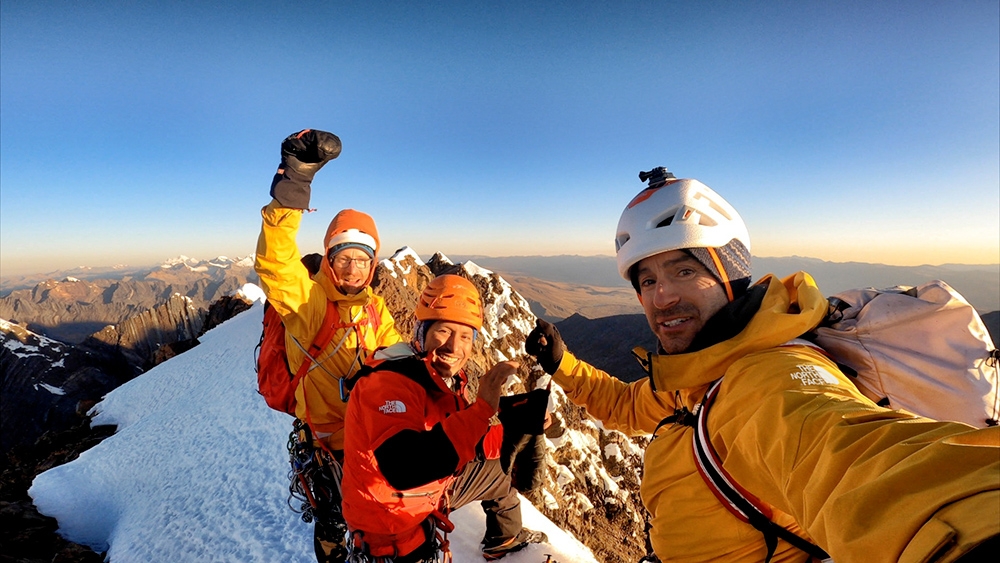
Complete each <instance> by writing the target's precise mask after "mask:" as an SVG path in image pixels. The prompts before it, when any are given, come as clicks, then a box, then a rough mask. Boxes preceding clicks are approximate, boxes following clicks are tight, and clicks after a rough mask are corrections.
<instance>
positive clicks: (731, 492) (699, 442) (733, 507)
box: [694, 378, 830, 563]
mask: <svg viewBox="0 0 1000 563" xmlns="http://www.w3.org/2000/svg"><path fill="white" fill-rule="evenodd" d="M721 385H722V378H719V379H718V380H716V381H715V383H713V384H712V386H711V387H710V388H709V390H708V392H707V393H706V394H705V398H704V399H702V402H701V408H699V409H698V413H697V420H696V421H695V424H694V457H695V465H696V466H697V468H698V473H699V474H701V477H702V479H703V480H704V481H705V484H707V485H708V488H709V489H710V490H711V491H712V493H713V494H715V496H716V498H718V499H719V502H721V503H722V505H723V506H725V507H726V509H728V510H729V512H731V513H732V514H733V515H734V516H736V517H737V518H739V519H740V520H741V521H743V522H746V523H747V524H750V525H751V526H753V527H754V528H756V529H757V530H758V531H760V533H762V534H764V545H765V546H766V547H767V557H766V558H765V559H764V562H765V563H769V562H770V561H771V558H772V557H773V556H774V550H775V549H776V548H777V547H778V538H781V539H783V540H785V541H786V542H788V543H790V544H791V545H793V546H795V547H797V548H798V549H801V550H802V551H804V552H806V553H807V554H809V555H811V556H812V557H815V558H817V559H820V560H824V559H828V558H829V557H830V556H829V555H827V553H826V552H825V551H823V550H822V549H821V548H820V547H819V546H817V545H815V544H812V543H810V542H809V541H806V540H805V539H803V538H801V537H799V536H797V535H795V534H793V533H792V532H789V531H788V530H787V529H785V528H783V527H781V526H779V525H777V524H775V523H774V522H772V521H771V510H770V508H769V507H767V506H766V505H765V504H764V503H762V502H761V501H760V499H758V498H757V497H755V496H753V494H751V493H750V492H749V491H747V490H745V489H743V488H742V487H741V486H740V485H739V483H737V482H736V481H735V480H734V479H733V478H732V477H731V476H730V475H729V474H728V473H727V472H726V470H725V469H723V467H722V462H721V460H719V456H718V453H717V452H716V451H715V447H714V446H712V441H711V440H710V439H709V434H708V410H709V407H710V406H711V405H712V403H713V402H714V400H715V397H716V395H717V394H718V392H719V387H720V386H721Z"/></svg>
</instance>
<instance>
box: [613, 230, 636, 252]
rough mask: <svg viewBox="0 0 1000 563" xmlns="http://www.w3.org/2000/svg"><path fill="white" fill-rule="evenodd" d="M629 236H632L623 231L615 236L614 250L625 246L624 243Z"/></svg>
mask: <svg viewBox="0 0 1000 563" xmlns="http://www.w3.org/2000/svg"><path fill="white" fill-rule="evenodd" d="M630 238H632V237H630V236H628V233H625V234H623V235H618V237H617V238H615V252H616V253H617V252H618V251H619V250H621V249H622V247H623V246H625V243H626V242H628V240H629V239H630Z"/></svg>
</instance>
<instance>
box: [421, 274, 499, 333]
mask: <svg viewBox="0 0 1000 563" xmlns="http://www.w3.org/2000/svg"><path fill="white" fill-rule="evenodd" d="M417 320H418V321H450V322H454V323H461V324H464V325H468V326H471V327H472V328H474V329H475V330H480V329H481V328H483V301H482V298H480V296H479V290H478V289H476V286H474V285H472V282H470V281H469V280H467V279H465V278H463V277H462V276H456V275H454V274H445V275H443V276H438V277H436V278H434V279H432V280H431V282H430V283H429V284H427V287H425V288H424V291H423V293H421V294H420V300H419V301H418V302H417Z"/></svg>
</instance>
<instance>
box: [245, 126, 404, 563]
mask: <svg viewBox="0 0 1000 563" xmlns="http://www.w3.org/2000/svg"><path fill="white" fill-rule="evenodd" d="M340 150H341V143H340V139H339V138H338V137H337V136H336V135H333V134H331V133H327V132H325V131H316V130H310V129H306V130H304V131H300V132H298V133H295V134H292V135H290V136H288V138H286V139H285V140H284V141H283V142H282V144H281V164H280V166H279V168H278V171H277V173H276V174H275V175H274V180H273V181H272V183H271V197H272V198H273V199H272V201H271V203H269V204H268V205H267V206H266V207H264V209H263V210H262V212H261V214H262V216H263V223H262V225H261V230H260V237H259V238H258V239H257V254H256V262H255V264H254V265H255V268H256V271H257V275H258V276H259V277H260V282H261V286H262V287H263V289H264V293H265V294H266V295H267V300H268V301H269V302H270V303H271V305H272V306H273V307H274V308H275V310H277V312H278V313H279V314H280V315H281V318H282V321H283V323H284V325H285V331H286V332H285V334H286V336H285V340H286V343H285V348H286V351H287V354H288V366H289V368H290V369H291V372H292V373H295V372H296V371H297V370H298V369H299V366H300V365H301V364H302V362H303V361H304V359H305V351H304V349H308V348H309V345H310V344H311V343H312V342H313V340H314V338H315V336H316V334H317V333H318V332H319V330H320V327H321V325H322V324H323V322H324V318H325V317H326V311H327V302H331V301H332V302H333V303H334V304H335V305H336V313H337V314H336V317H337V318H334V319H326V322H334V323H336V326H337V327H338V328H337V329H336V330H335V332H334V333H333V338H332V339H331V341H330V343H329V344H328V345H327V346H326V347H325V348H324V349H323V350H322V351H321V352H320V353H319V354H318V356H317V357H316V360H318V361H317V362H315V363H314V364H313V366H312V367H311V368H310V370H309V371H308V372H307V373H306V375H305V376H304V377H303V378H302V380H301V382H300V383H299V386H298V388H297V389H296V391H295V400H296V410H295V414H296V416H297V417H298V418H299V419H300V420H303V421H305V422H306V423H307V424H308V426H309V428H310V430H311V434H312V436H313V437H314V438H315V439H316V440H317V446H319V447H321V448H322V449H324V450H326V451H327V452H329V453H330V455H331V456H332V457H333V458H334V460H336V461H337V462H341V461H342V460H343V449H344V412H345V410H346V408H347V406H346V403H345V402H344V400H343V397H342V395H341V386H340V382H341V379H342V378H344V377H349V376H351V375H353V374H354V372H356V371H357V370H358V369H359V368H360V367H361V366H362V365H363V364H364V362H365V360H367V359H368V356H370V355H371V354H372V353H373V352H375V350H377V349H379V348H383V347H386V346H390V345H392V344H396V343H398V342H402V339H401V338H400V336H399V334H398V333H397V332H396V326H395V322H394V321H393V318H392V315H391V314H390V313H389V311H388V309H386V306H385V301H383V299H382V298H381V297H380V296H378V295H375V294H374V293H373V292H372V290H371V287H369V284H371V281H372V278H373V276H374V275H375V261H376V259H377V257H378V251H379V238H378V231H377V229H376V228H375V221H374V220H373V219H372V218H371V217H370V216H369V215H367V214H365V213H362V212H360V211H355V210H353V209H345V210H343V211H340V212H339V213H337V215H336V216H335V217H334V218H333V221H331V222H330V226H329V227H328V228H327V231H326V236H325V237H324V239H323V256H322V259H321V260H319V264H318V271H317V272H316V273H315V274H311V273H310V271H309V269H308V268H307V267H306V266H305V265H304V264H303V262H302V256H301V254H300V252H299V248H298V245H297V244H296V236H297V235H298V231H299V224H300V223H301V221H302V215H303V212H305V211H308V210H309V200H310V195H311V185H312V180H313V176H314V175H315V174H316V172H317V171H319V169H320V168H322V167H323V165H324V164H326V163H327V162H329V161H330V160H333V159H334V158H337V156H339V155H340ZM336 473H337V474H338V475H339V467H337V468H336ZM333 518H336V519H337V520H336V522H335V524H336V525H335V526H333V527H332V528H331V526H329V524H330V523H329V522H324V518H321V517H318V518H317V525H316V549H317V557H318V559H319V561H320V562H321V563H322V562H324V561H337V560H338V559H339V560H342V559H341V558H340V557H341V556H340V555H339V553H340V552H341V551H342V550H341V544H342V543H343V541H342V539H343V538H342V536H343V534H342V531H341V528H342V526H343V520H342V517H341V516H340V514H339V503H338V506H337V507H336V514H334V515H333ZM338 535H339V536H340V537H337V536H338ZM321 544H322V545H321ZM343 553H344V554H345V555H344V556H346V552H343Z"/></svg>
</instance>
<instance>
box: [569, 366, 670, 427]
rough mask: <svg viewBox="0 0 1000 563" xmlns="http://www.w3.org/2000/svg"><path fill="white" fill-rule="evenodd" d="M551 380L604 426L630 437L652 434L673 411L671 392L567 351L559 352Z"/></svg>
mask: <svg viewBox="0 0 1000 563" xmlns="http://www.w3.org/2000/svg"><path fill="white" fill-rule="evenodd" d="M552 380H553V381H555V382H556V383H558V384H559V386H560V387H562V389H563V391H565V392H566V395H567V396H568V397H569V398H570V400H572V401H573V402H574V403H576V404H577V405H580V406H582V407H584V408H586V409H587V412H588V413H589V414H590V415H591V416H593V417H594V418H596V419H598V420H600V421H601V422H603V423H604V426H605V427H606V428H608V429H611V430H618V431H621V432H624V433H626V434H628V435H631V436H636V435H641V434H652V433H653V431H654V430H655V429H656V426H657V425H658V424H659V423H660V421H662V420H663V419H664V418H666V417H668V416H670V415H671V414H673V413H674V400H673V397H672V395H670V394H666V393H655V392H654V391H653V390H652V388H651V387H650V386H649V380H648V379H642V380H639V381H634V382H632V383H625V382H624V381H621V380H619V379H616V378H614V377H612V376H610V375H608V374H607V373H605V372H603V371H601V370H599V369H597V368H595V367H593V366H591V365H590V364H588V363H586V362H582V361H580V360H578V359H577V358H576V357H575V356H574V355H573V354H571V353H570V352H569V351H566V352H564V353H563V357H562V361H561V362H560V364H559V368H558V369H557V370H556V373H554V374H552Z"/></svg>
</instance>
